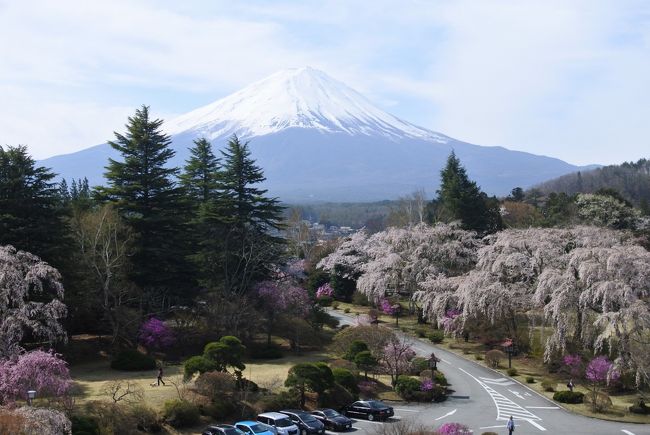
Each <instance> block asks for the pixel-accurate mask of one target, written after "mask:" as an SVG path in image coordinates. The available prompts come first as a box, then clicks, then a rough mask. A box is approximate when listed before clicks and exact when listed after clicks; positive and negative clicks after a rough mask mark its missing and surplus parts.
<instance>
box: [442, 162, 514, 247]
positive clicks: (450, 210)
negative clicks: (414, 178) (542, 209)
mask: <svg viewBox="0 0 650 435" xmlns="http://www.w3.org/2000/svg"><path fill="white" fill-rule="evenodd" d="M440 178H441V180H440V189H439V190H438V216H439V218H441V219H443V220H446V221H454V220H460V221H461V222H462V225H463V227H464V228H466V229H469V230H474V231H477V232H478V233H480V234H486V233H492V232H495V231H498V230H499V229H501V228H502V227H503V223H502V222H501V216H500V214H499V209H498V201H496V199H494V198H489V197H488V196H487V195H486V194H485V193H483V192H481V189H480V188H479V187H478V185H477V184H476V182H474V181H472V180H470V179H469V177H468V176H467V172H466V170H465V168H464V167H463V166H462V165H461V163H460V160H459V159H458V157H456V154H455V153H454V152H453V151H452V153H451V154H450V155H449V157H448V158H447V164H446V165H445V167H444V168H443V169H442V171H440Z"/></svg>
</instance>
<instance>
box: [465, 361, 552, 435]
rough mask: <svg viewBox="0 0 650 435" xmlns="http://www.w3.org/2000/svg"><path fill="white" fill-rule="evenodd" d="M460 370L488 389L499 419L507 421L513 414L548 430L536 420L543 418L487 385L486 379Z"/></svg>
mask: <svg viewBox="0 0 650 435" xmlns="http://www.w3.org/2000/svg"><path fill="white" fill-rule="evenodd" d="M458 370H460V371H462V372H463V373H465V374H466V375H467V376H469V377H471V378H472V379H474V380H475V381H476V382H478V384H479V385H480V386H481V387H483V389H484V390H485V391H487V393H488V394H489V395H490V398H491V399H492V401H493V402H494V405H495V406H496V407H497V421H502V420H506V421H507V420H509V419H510V417H511V416H512V417H514V418H515V419H517V420H524V421H527V422H529V423H530V424H532V425H533V426H535V427H536V428H537V429H539V430H541V431H546V428H544V427H543V426H541V425H539V424H538V423H536V422H535V421H542V419H541V418H539V417H538V416H536V415H535V414H533V413H532V412H530V411H528V410H527V409H524V408H522V407H521V406H520V405H517V404H516V403H515V402H513V401H512V400H510V399H508V398H507V397H506V396H504V395H503V394H501V393H499V392H498V391H496V390H495V389H494V388H492V387H490V386H489V385H487V384H486V383H485V382H484V381H481V380H479V379H478V378H476V377H475V376H473V375H472V374H470V373H469V372H467V370H464V369H462V368H460V367H459V368H458ZM503 379H505V378H503ZM506 380H507V379H506Z"/></svg>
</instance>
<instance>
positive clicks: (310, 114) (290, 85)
mask: <svg viewBox="0 0 650 435" xmlns="http://www.w3.org/2000/svg"><path fill="white" fill-rule="evenodd" d="M292 127H294V128H295V127H297V128H308V129H317V130H322V131H326V132H341V133H347V134H351V135H357V134H363V135H381V136H387V137H395V138H420V139H430V140H435V141H437V142H447V140H446V139H447V138H446V137H445V136H443V135H440V134H437V133H434V132H432V131H429V130H426V129H423V128H421V127H418V126H415V125H413V124H411V123H408V122H406V121H403V120H401V119H399V118H397V117H395V116H393V115H391V114H389V113H387V112H385V111H383V110H381V109H380V108H378V107H377V106H375V105H373V104H372V103H371V102H370V101H369V100H368V99H367V98H365V97H364V96H363V95H361V94H360V93H358V92H357V91H355V90H354V89H352V88H350V87H348V86H347V85H346V84H344V83H342V82H340V81H338V80H335V79H333V78H332V77H330V76H328V75H327V74H325V73H324V72H322V71H319V70H316V69H313V68H311V67H304V68H291V69H285V70H282V71H279V72H277V73H275V74H273V75H271V76H269V77H267V78H265V79H262V80H260V81H258V82H255V83H253V84H251V85H249V86H247V87H245V88H244V89H242V90H240V91H238V92H235V93H234V94H231V95H229V96H227V97H225V98H222V99H220V100H218V101H215V102H214V103H212V104H209V105H207V106H204V107H201V108H198V109H196V110H193V111H191V112H189V113H186V114H184V115H181V116H179V117H177V118H175V119H172V120H170V121H169V122H167V123H166V127H165V128H166V130H167V132H168V133H169V134H172V135H173V134H178V133H182V132H193V133H198V134H200V135H201V136H203V137H206V138H208V139H210V140H214V139H216V138H219V137H224V136H229V135H231V134H233V133H237V134H238V135H240V136H242V137H253V136H262V135H266V134H269V133H276V132H279V131H282V130H285V129H287V128H292Z"/></svg>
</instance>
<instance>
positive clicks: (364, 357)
mask: <svg viewBox="0 0 650 435" xmlns="http://www.w3.org/2000/svg"><path fill="white" fill-rule="evenodd" d="M354 364H356V366H357V368H358V369H359V370H363V376H364V378H365V379H366V381H367V380H368V371H369V370H372V369H374V368H375V367H377V366H378V365H379V361H377V358H375V357H374V356H372V353H370V351H369V350H364V351H361V352H359V353H357V354H356V355H355V356H354Z"/></svg>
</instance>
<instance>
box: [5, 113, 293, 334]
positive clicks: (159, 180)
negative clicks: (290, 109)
mask: <svg viewBox="0 0 650 435" xmlns="http://www.w3.org/2000/svg"><path fill="white" fill-rule="evenodd" d="M161 127H162V121H161V120H159V119H152V118H151V116H150V113H149V108H148V107H147V106H142V108H140V109H138V110H136V112H135V114H134V115H133V116H131V117H129V119H128V122H127V124H126V128H125V131H124V133H115V139H114V140H113V141H110V142H109V144H110V146H111V147H112V148H113V149H115V150H117V151H118V152H119V158H115V159H109V161H108V164H107V166H106V173H105V178H106V185H104V186H98V187H95V188H91V187H90V186H89V185H88V181H87V180H85V179H82V180H72V181H71V183H70V184H68V182H67V181H66V180H63V181H62V182H61V183H55V181H54V178H55V174H53V173H52V172H51V171H50V170H49V169H47V168H43V167H39V166H38V165H37V164H36V162H35V161H34V159H33V158H32V157H31V156H30V155H29V154H28V152H27V149H26V147H24V146H17V147H11V146H8V147H0V245H13V246H14V247H15V248H16V249H19V250H22V251H28V252H30V253H32V254H34V255H37V256H39V257H40V258H42V259H43V260H45V261H46V262H48V263H49V264H51V265H52V266H54V267H56V268H57V269H58V270H59V271H60V272H61V273H62V276H63V279H62V282H63V284H64V286H65V288H66V303H67V305H68V306H69V307H70V310H69V318H68V322H69V325H68V327H69V329H71V330H72V331H73V332H74V331H75V330H84V331H88V330H89V329H90V330H92V329H96V330H98V331H102V330H110V331H111V332H112V334H113V339H114V342H116V343H119V342H120V341H121V340H127V341H128V337H134V329H137V327H138V326H139V322H140V320H141V319H142V317H143V316H144V315H146V314H151V313H156V312H161V311H164V310H168V309H169V308H170V307H171V306H172V305H189V304H190V302H191V301H192V300H193V299H195V298H196V297H198V296H201V297H202V298H207V299H209V298H211V297H213V298H217V299H219V300H224V301H229V302H230V305H231V306H236V305H237V304H238V303H239V300H241V299H243V298H245V296H246V293H247V292H248V291H249V290H250V288H251V287H252V285H253V284H254V282H256V281H259V280H261V279H264V278H265V277H266V276H267V275H268V274H270V272H271V271H272V270H274V269H275V267H276V265H277V264H278V263H279V262H280V261H281V258H282V253H283V246H282V245H283V240H282V239H281V238H280V237H278V236H277V232H278V230H280V229H281V227H282V207H281V206H280V205H279V203H278V201H277V200H276V199H275V198H270V197H269V196H268V195H267V192H266V190H264V189H261V188H259V187H257V186H258V185H259V184H260V183H261V182H263V181H264V180H265V178H264V174H263V171H262V169H261V168H260V167H259V166H257V165H256V163H255V161H254V160H253V159H252V157H251V153H250V150H249V147H248V144H247V143H244V142H242V141H240V139H239V138H237V137H236V136H233V137H232V138H231V139H230V140H229V141H228V144H227V146H226V148H225V150H223V151H222V152H221V155H220V156H219V157H217V156H216V155H215V154H214V152H213V150H212V148H211V145H210V143H209V142H208V141H207V140H206V139H197V140H196V141H194V144H193V146H192V148H191V155H190V158H189V159H188V160H187V162H186V164H185V166H184V167H183V168H176V167H172V166H170V165H169V161H170V159H171V158H172V157H173V156H174V151H173V149H172V148H171V146H170V145H171V139H170V137H169V136H168V135H166V134H164V133H163V132H162V129H161ZM222 314H223V313H222ZM97 318H100V319H102V322H97V321H96V319H97ZM93 325H95V326H93Z"/></svg>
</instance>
